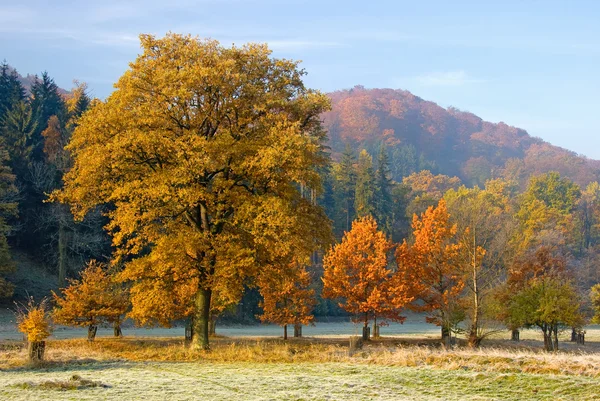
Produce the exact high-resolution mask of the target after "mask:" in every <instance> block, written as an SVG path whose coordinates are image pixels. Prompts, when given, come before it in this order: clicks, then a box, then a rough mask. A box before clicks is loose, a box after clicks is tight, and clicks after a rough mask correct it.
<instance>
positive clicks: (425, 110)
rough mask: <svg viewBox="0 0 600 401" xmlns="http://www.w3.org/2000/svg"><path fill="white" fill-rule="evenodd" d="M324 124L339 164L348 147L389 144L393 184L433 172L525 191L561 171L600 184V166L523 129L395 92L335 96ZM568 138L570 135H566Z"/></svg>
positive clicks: (374, 150) (371, 149)
mask: <svg viewBox="0 0 600 401" xmlns="http://www.w3.org/2000/svg"><path fill="white" fill-rule="evenodd" d="M329 97H330V98H331V101H332V110H331V111H330V112H327V113H325V114H324V116H323V119H324V123H325V126H326V128H327V130H328V133H329V141H330V146H331V148H332V149H333V152H334V158H336V159H337V160H339V155H340V154H341V153H342V152H343V151H344V147H345V145H346V144H350V145H351V147H352V148H353V149H355V150H357V151H360V149H363V148H364V149H366V150H367V151H368V152H369V153H370V154H371V155H373V156H374V155H376V154H377V152H378V151H379V146H380V144H381V143H383V144H385V146H386V148H387V152H388V154H389V157H390V170H391V174H392V178H393V179H394V180H396V181H400V180H401V179H402V177H406V176H408V175H410V174H411V173H414V172H417V171H420V170H423V169H428V170H431V171H432V172H434V173H440V174H445V175H448V176H457V177H458V178H460V179H461V180H462V182H464V183H465V184H467V185H475V184H477V185H483V184H484V183H485V181H486V180H488V179H490V178H499V177H505V178H508V179H511V180H516V181H518V182H519V184H520V185H521V187H522V188H523V187H524V186H525V184H526V182H527V179H528V177H529V176H531V175H535V174H541V173H546V172H548V171H558V172H559V173H560V174H561V176H564V177H568V178H570V179H571V180H573V181H575V182H576V183H577V184H579V185H587V184H588V183H589V182H591V181H595V180H596V179H597V178H598V171H599V169H600V162H599V161H597V160H590V159H586V158H585V157H582V156H579V155H577V154H575V153H574V152H571V151H569V150H566V149H562V148H559V147H556V146H553V145H551V144H549V143H547V142H544V141H543V140H541V139H539V138H533V137H531V136H529V134H527V132H526V131H525V130H523V129H520V128H516V127H512V126H509V125H507V124H505V123H502V122H501V123H498V124H494V123H490V122H487V121H483V120H482V119H481V118H479V117H477V116H476V115H474V114H472V113H469V112H465V111H461V110H458V109H456V108H452V107H451V108H448V109H444V108H442V107H440V106H438V105H437V104H435V103H433V102H429V101H426V100H423V99H421V98H419V97H418V96H415V95H413V94H412V93H410V92H408V91H403V90H393V89H365V88H363V87H361V86H357V87H354V88H353V89H350V90H341V91H337V92H333V93H330V94H329ZM565 135H568V132H565Z"/></svg>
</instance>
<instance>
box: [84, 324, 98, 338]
mask: <svg viewBox="0 0 600 401" xmlns="http://www.w3.org/2000/svg"><path fill="white" fill-rule="evenodd" d="M96 332H98V326H96V325H95V324H90V325H89V326H88V335H87V339H88V341H90V342H92V341H94V340H95V339H96Z"/></svg>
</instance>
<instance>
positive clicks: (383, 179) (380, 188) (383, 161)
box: [374, 143, 393, 235]
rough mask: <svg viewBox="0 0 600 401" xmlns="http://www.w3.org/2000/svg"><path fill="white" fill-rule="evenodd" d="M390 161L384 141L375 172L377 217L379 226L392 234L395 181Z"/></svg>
mask: <svg viewBox="0 0 600 401" xmlns="http://www.w3.org/2000/svg"><path fill="white" fill-rule="evenodd" d="M390 174H391V173H390V163H389V159H388V156H387V151H386V149H385V145H384V144H383V143H382V144H381V148H380V149H379V156H378V158H377V171H376V172H375V213H374V214H375V218H376V219H377V222H378V225H379V227H381V229H382V230H383V231H384V232H385V233H386V234H387V235H391V234H392V226H393V201H392V191H393V183H392V179H391V178H390V176H391V175H390Z"/></svg>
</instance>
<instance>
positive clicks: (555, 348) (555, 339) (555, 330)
mask: <svg viewBox="0 0 600 401" xmlns="http://www.w3.org/2000/svg"><path fill="white" fill-rule="evenodd" d="M552 331H553V332H554V352H556V351H558V325H557V324H555V325H554V328H553V330H552Z"/></svg>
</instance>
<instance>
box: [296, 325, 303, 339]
mask: <svg viewBox="0 0 600 401" xmlns="http://www.w3.org/2000/svg"><path fill="white" fill-rule="evenodd" d="M294 337H295V338H300V337H302V325H301V324H295V325H294Z"/></svg>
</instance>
